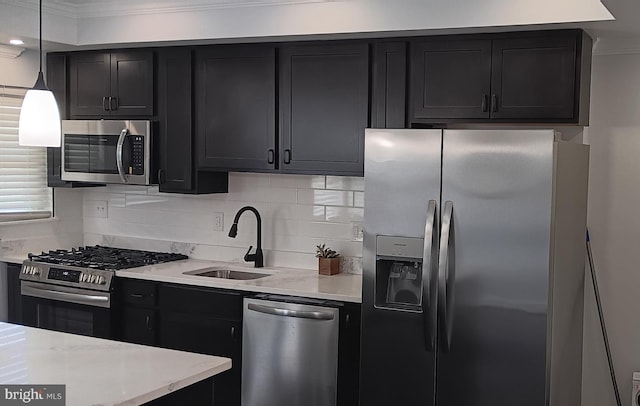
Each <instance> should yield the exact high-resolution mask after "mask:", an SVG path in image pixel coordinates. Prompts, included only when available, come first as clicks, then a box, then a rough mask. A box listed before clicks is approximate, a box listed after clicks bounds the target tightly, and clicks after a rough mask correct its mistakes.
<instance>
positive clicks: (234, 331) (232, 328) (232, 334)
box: [231, 327, 236, 338]
mask: <svg viewBox="0 0 640 406" xmlns="http://www.w3.org/2000/svg"><path fill="white" fill-rule="evenodd" d="M235 334H236V328H235V327H231V338H234V335H235Z"/></svg>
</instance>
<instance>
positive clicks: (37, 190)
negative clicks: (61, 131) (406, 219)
mask: <svg viewBox="0 0 640 406" xmlns="http://www.w3.org/2000/svg"><path fill="white" fill-rule="evenodd" d="M27 90H28V89H26V88H21V87H16V86H4V85H0V221H10V220H21V219H30V218H44V217H50V216H51V212H52V192H51V189H50V188H49V187H47V149H46V148H38V147H21V146H20V145H18V120H19V118H20V106H21V105H22V99H23V98H24V95H25V94H26V92H27Z"/></svg>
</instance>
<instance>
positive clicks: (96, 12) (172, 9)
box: [0, 0, 349, 19]
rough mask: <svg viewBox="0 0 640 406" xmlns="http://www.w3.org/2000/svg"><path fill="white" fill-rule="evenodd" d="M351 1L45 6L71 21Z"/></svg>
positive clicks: (146, 0) (25, 0) (114, 1)
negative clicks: (72, 19) (73, 19)
mask: <svg viewBox="0 0 640 406" xmlns="http://www.w3.org/2000/svg"><path fill="white" fill-rule="evenodd" d="M336 1H349V0H208V1H206V0H176V1H161V2H158V1H151V0H137V1H130V0H128V1H127V0H103V1H90V2H83V3H82V4H76V3H75V2H73V1H66V0H50V1H48V2H47V3H45V4H44V5H43V10H44V11H45V12H47V13H51V14H57V15H60V16H64V17H70V18H75V19H78V18H92V17H115V16H127V15H145V14H165V13H186V12H199V11H207V10H216V9H224V8H244V7H264V6H282V5H293V4H307V3H328V2H336ZM0 3H5V4H10V5H13V6H19V7H23V8H28V9H33V10H37V9H38V1H37V0H0Z"/></svg>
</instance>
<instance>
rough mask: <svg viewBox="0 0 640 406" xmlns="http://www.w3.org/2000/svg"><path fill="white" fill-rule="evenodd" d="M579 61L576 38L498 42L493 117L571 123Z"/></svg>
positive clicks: (494, 45)
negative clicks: (561, 120) (563, 120)
mask: <svg viewBox="0 0 640 406" xmlns="http://www.w3.org/2000/svg"><path fill="white" fill-rule="evenodd" d="M576 57H577V56H576V38H575V36H566V35H563V36H557V35H556V36H552V37H534V38H509V39H498V40H494V41H493V57H492V75H491V89H492V90H491V98H492V100H491V117H493V118H525V119H526V118H549V119H571V118H572V117H573V114H574V103H575V102H576V100H575V97H574V96H575V88H576Z"/></svg>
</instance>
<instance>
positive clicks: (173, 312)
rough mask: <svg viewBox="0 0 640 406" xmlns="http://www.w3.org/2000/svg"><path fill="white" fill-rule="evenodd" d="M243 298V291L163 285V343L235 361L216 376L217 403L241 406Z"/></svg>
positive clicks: (159, 338)
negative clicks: (227, 369) (229, 367)
mask: <svg viewBox="0 0 640 406" xmlns="http://www.w3.org/2000/svg"><path fill="white" fill-rule="evenodd" d="M242 298H243V294H241V293H240V292H231V291H223V290H219V289H210V288H200V287H190V286H180V285H171V284H161V285H160V286H159V306H160V307H159V308H160V313H159V331H158V343H159V345H160V346H162V347H166V348H172V349H176V350H183V351H189V352H197V353H201V354H208V355H217V356H222V357H228V358H231V360H232V363H233V366H232V368H231V369H230V370H229V371H225V372H223V373H221V374H219V375H216V376H215V378H214V395H213V404H215V405H228V406H236V405H237V406H239V405H240V381H241V378H242V375H241V371H242ZM199 404H204V403H199ZM206 404H209V403H206Z"/></svg>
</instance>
